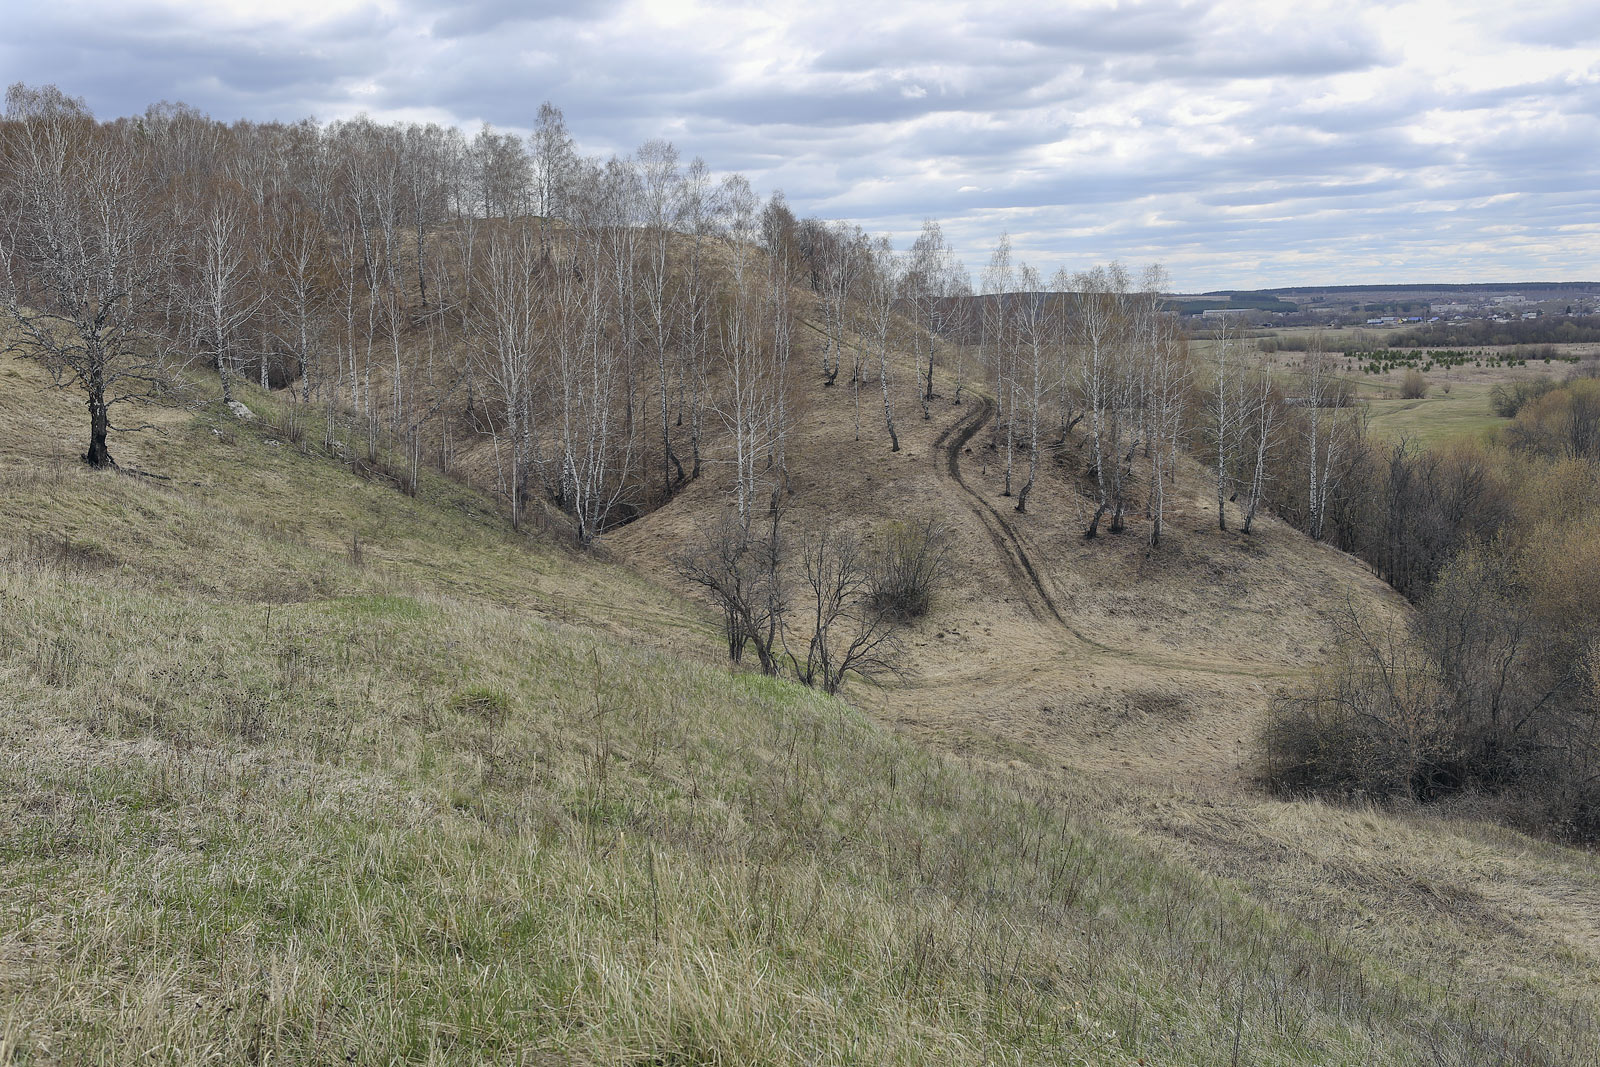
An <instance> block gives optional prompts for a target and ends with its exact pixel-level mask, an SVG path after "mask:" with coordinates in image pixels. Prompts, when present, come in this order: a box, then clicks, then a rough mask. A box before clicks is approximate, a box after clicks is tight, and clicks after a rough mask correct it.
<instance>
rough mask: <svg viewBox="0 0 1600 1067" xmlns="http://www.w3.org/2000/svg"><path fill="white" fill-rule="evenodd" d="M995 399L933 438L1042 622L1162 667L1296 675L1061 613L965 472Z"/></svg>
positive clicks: (1093, 645)
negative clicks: (1155, 642) (1146, 643)
mask: <svg viewBox="0 0 1600 1067" xmlns="http://www.w3.org/2000/svg"><path fill="white" fill-rule="evenodd" d="M994 414H995V402H994V401H993V400H991V399H990V398H988V397H983V398H982V403H981V404H980V405H978V406H976V407H974V408H973V409H972V410H971V411H969V412H968V413H967V414H965V415H963V416H962V417H961V418H960V419H958V420H956V421H955V422H954V423H952V424H951V425H949V426H947V427H945V429H944V430H943V431H942V432H941V433H940V434H939V436H938V437H936V438H935V439H934V442H933V447H934V451H935V455H937V454H938V453H940V452H943V454H944V466H945V470H946V472H947V473H948V474H949V475H950V480H951V481H953V482H954V483H955V484H956V486H957V487H958V488H959V489H960V490H961V492H962V494H963V496H964V497H965V500H966V504H967V507H968V508H969V510H971V512H972V514H973V515H974V516H976V517H977V519H978V521H979V522H980V523H981V524H982V525H983V529H984V532H985V533H986V534H988V535H989V540H990V541H991V542H992V543H993V544H994V547H995V551H996V552H997V553H998V554H999V556H1000V559H1001V561H1002V562H1003V563H1004V564H1005V568H1006V573H1007V575H1008V576H1009V577H1010V579H1011V582H1012V585H1013V586H1015V587H1016V588H1017V589H1018V590H1019V591H1020V592H1022V594H1023V595H1024V597H1025V598H1026V600H1027V603H1028V610H1029V612H1030V613H1032V615H1033V616H1034V617H1035V618H1036V619H1039V620H1040V621H1041V622H1046V621H1051V620H1053V621H1054V622H1055V623H1056V624H1057V625H1059V626H1060V627H1061V628H1062V629H1063V630H1065V631H1066V632H1067V633H1069V634H1071V635H1072V636H1073V638H1075V639H1076V640H1077V641H1078V642H1079V643H1080V644H1082V645H1083V646H1085V647H1086V648H1088V649H1090V650H1092V651H1094V652H1099V653H1105V654H1108V655H1113V656H1119V657H1121V658H1123V659H1125V660H1127V661H1128V662H1130V663H1138V664H1141V665H1144V666H1149V667H1157V668H1161V669H1164V670H1172V671H1185V672H1198V673H1202V674H1216V675H1226V676H1241V677H1251V678H1261V679H1265V678H1279V677H1293V676H1295V675H1296V674H1297V673H1298V672H1295V671H1274V670H1270V669H1263V668H1260V667H1247V666H1245V665H1243V664H1240V663H1237V662H1234V661H1232V660H1226V659H1224V660H1209V659H1196V658H1195V657H1193V656H1187V657H1176V656H1164V655H1161V654H1159V653H1152V652H1149V651H1147V650H1135V649H1127V648H1118V647H1116V646H1115V645H1108V644H1105V643H1104V642H1102V641H1096V640H1095V639H1094V638H1092V637H1090V636H1089V635H1088V634H1086V633H1084V632H1083V631H1082V630H1080V629H1078V628H1077V627H1076V626H1074V625H1072V623H1070V622H1068V621H1067V618H1066V616H1065V615H1064V614H1062V611H1061V607H1060V605H1059V604H1058V603H1057V602H1056V598H1055V597H1054V596H1053V595H1052V594H1051V592H1050V590H1049V589H1047V588H1046V587H1045V584H1044V581H1043V580H1042V579H1041V578H1040V577H1039V572H1038V570H1037V569H1036V568H1035V567H1034V565H1033V560H1032V559H1030V558H1029V556H1028V551H1027V549H1025V548H1023V547H1022V539H1021V538H1020V537H1019V536H1018V534H1017V530H1016V527H1014V526H1013V525H1012V524H1011V523H1010V521H1009V520H1007V519H1006V517H1005V516H1004V515H1003V514H1001V512H1000V510H999V509H998V508H996V507H995V506H994V505H993V504H991V503H989V501H988V499H987V498H986V497H985V496H984V495H983V493H982V492H980V491H979V490H978V489H975V488H973V486H972V485H971V484H969V483H968V482H967V480H966V478H964V477H963V476H962V474H961V453H962V450H963V449H965V448H966V446H967V443H968V442H969V441H971V440H972V439H973V438H974V437H976V436H977V434H978V431H979V430H982V429H983V427H984V426H985V425H987V424H988V422H989V420H990V419H992V418H993V417H994Z"/></svg>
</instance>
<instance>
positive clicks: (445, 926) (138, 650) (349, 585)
mask: <svg viewBox="0 0 1600 1067" xmlns="http://www.w3.org/2000/svg"><path fill="white" fill-rule="evenodd" d="M40 384H41V383H40V376H39V374H38V372H37V370H36V369H35V368H33V367H31V366H30V365H27V364H24V363H19V362H16V361H14V360H10V359H9V358H6V357H0V711H3V725H4V730H5V734H6V746H7V749H6V750H7V755H6V758H5V759H4V760H3V761H0V825H3V826H5V827H6V829H5V830H4V831H0V991H3V996H4V1000H5V1003H6V1005H7V1009H6V1011H5V1013H4V1014H0V1063H19V1064H20V1063H28V1064H70V1063H82V1062H102V1063H124V1062H127V1063H132V1062H139V1063H149V1062H158V1063H170V1064H199V1063H211V1062H223V1063H232V1062H255V1063H266V1062H294V1063H324V1062H326V1063H331V1062H336V1061H337V1062H358V1063H391V1062H406V1063H413V1062H414V1063H479V1062H518V1063H551V1064H554V1063H594V1064H601V1063H607V1064H609V1063H629V1064H645V1063H653V1064H667V1063H673V1064H731V1063H747V1062H774V1063H795V1064H799V1063H906V1064H912V1063H928V1062H940V1063H973V1064H977V1063H994V1062H1028V1063H1032V1062H1041V1063H1085V1064H1087V1063H1093V1064H1103V1063H1109V1064H1116V1063H1129V1064H1132V1063H1137V1062H1147V1063H1194V1064H1233V1063H1272V1064H1307V1065H1310V1064H1317V1065H1322V1064H1367V1063H1405V1064H1419V1065H1420V1064H1436V1063H1444V1064H1462V1065H1466V1064H1477V1063H1484V1062H1505V1063H1526V1064H1551V1065H1555V1064H1584V1063H1600V1048H1597V1046H1596V1044H1595V1042H1594V1041H1593V1035H1594V1033H1595V1026H1596V1018H1597V1015H1596V1013H1597V1008H1600V987H1597V986H1596V984H1595V981H1594V975H1595V974H1596V973H1597V971H1596V967H1597V965H1600V943H1597V939H1596V936H1595V931H1596V930H1597V929H1600V865H1597V864H1596V863H1595V861H1594V858H1593V857H1592V856H1588V855H1585V854H1582V853H1577V852H1573V851H1570V850H1566V849H1561V848H1557V847H1554V846H1550V845H1546V844H1543V843H1540V842H1538V841H1535V840H1532V839H1530V838H1527V837H1524V836H1522V835H1519V834H1514V833H1511V832H1509V831H1505V830H1501V829H1498V828H1495V827H1494V826H1492V825H1490V824H1488V823H1485V822H1480V821H1475V820H1473V819H1472V818H1471V817H1470V815H1471V813H1467V812H1462V813H1459V818H1458V819H1455V820H1441V819H1439V818H1437V817H1433V816H1423V815H1420V814H1415V813H1409V812H1385V811H1378V810H1371V809H1342V808H1338V807H1333V806H1329V805H1325V804H1320V803H1306V802H1286V801H1280V800H1275V799H1271V798H1268V797H1265V796H1263V795H1261V794H1260V793H1258V792H1257V791H1256V790H1255V789H1254V787H1253V785H1252V766H1251V759H1252V757H1251V756H1250V744H1251V741H1252V737H1253V730H1254V729H1255V728H1256V726H1257V724H1258V723H1259V719H1260V715H1261V712H1262V709H1263V708H1264V706H1265V699H1266V697H1267V695H1268V694H1269V693H1270V691H1271V689H1272V687H1273V686H1275V685H1277V684H1279V683H1280V682H1281V681H1283V680H1285V679H1289V678H1293V677H1294V676H1296V675H1297V673H1298V672H1300V671H1301V670H1303V669H1304V668H1305V666H1306V664H1307V663H1308V662H1310V661H1311V660H1312V659H1314V657H1315V656H1316V655H1317V654H1318V652H1319V651H1320V650H1321V648H1322V647H1323V645H1324V644H1325V642H1326V640H1327V637H1328V633H1329V620H1330V618H1331V613H1333V612H1335V611H1337V610H1339V609H1340V607H1341V606H1342V605H1343V604H1345V603H1347V602H1352V603H1355V604H1358V605H1360V606H1361V607H1362V609H1363V610H1366V611H1371V612H1378V613H1388V614H1391V615H1398V614H1400V613H1403V611H1404V610H1405V609H1404V606H1403V605H1402V604H1401V603H1400V602H1399V601H1398V598H1396V597H1395V596H1394V595H1393V594H1392V593H1389V592H1388V591H1387V590H1386V589H1385V588H1384V587H1383V586H1381V585H1380V584H1379V583H1378V582H1377V581H1376V580H1375V579H1374V578H1372V576H1371V575H1370V574H1368V573H1366V571H1365V570H1363V569H1362V568H1360V567H1359V566H1358V565H1356V564H1355V563H1354V562H1353V561H1352V560H1350V559H1349V558H1348V557H1344V556H1342V555H1341V554H1339V553H1337V552H1333V551H1331V550H1329V549H1327V548H1326V547H1324V546H1320V545H1316V544H1313V543H1311V542H1308V541H1306V540H1305V539H1304V538H1302V537H1300V536H1299V535H1298V534H1296V533H1295V532H1294V531H1293V530H1290V529H1289V528H1288V527H1286V526H1284V525H1282V524H1280V523H1277V522H1276V521H1273V520H1270V519H1268V520H1266V521H1264V522H1263V523H1262V526H1261V529H1260V532H1259V533H1258V534H1255V535H1252V536H1251V537H1249V538H1245V537H1242V536H1239V535H1229V534H1219V533H1217V532H1215V528H1214V523H1213V522H1212V521H1211V519H1212V514H1211V513H1210V512H1209V511H1208V510H1207V509H1206V505H1205V502H1204V495H1203V486H1202V485H1201V483H1200V481H1199V472H1198V471H1197V470H1189V471H1187V472H1186V473H1185V475H1184V481H1183V483H1182V489H1183V492H1182V493H1180V494H1178V513H1177V516H1176V517H1175V518H1174V519H1173V521H1172V526H1171V530H1170V534H1169V545H1168V547H1167V548H1165V549H1163V551H1162V552H1161V553H1160V554H1159V555H1157V556H1146V555H1145V553H1144V552H1143V548H1142V545H1141V542H1140V534H1141V532H1142V529H1141V525H1140V520H1138V519H1137V518H1136V519H1135V520H1134V524H1133V528H1132V529H1131V531H1130V532H1129V533H1128V534H1127V535H1124V536H1122V537H1110V536H1107V537H1104V538H1102V539H1100V540H1099V541H1097V542H1084V541H1083V540H1082V539H1081V538H1080V537H1078V535H1077V530H1076V523H1077V522H1078V521H1079V517H1080V513H1079V509H1080V508H1081V502H1080V500H1079V498H1078V496H1077V494H1076V492H1075V488H1074V487H1075V485H1076V484H1077V483H1076V477H1077V471H1078V470H1079V469H1080V467H1081V457H1076V456H1074V455H1072V453H1071V450H1070V449H1069V450H1066V451H1064V452H1063V453H1061V454H1060V455H1059V456H1058V457H1057V458H1056V460H1054V461H1053V462H1052V463H1051V464H1049V465H1048V466H1047V469H1046V470H1045V472H1044V474H1043V478H1044V481H1043V484H1042V485H1041V488H1040V489H1039V490H1038V491H1037V493H1036V497H1035V501H1036V502H1035V506H1034V509H1033V513H1032V514H1030V515H1026V516H1019V515H1017V514H1016V513H1015V512H1014V511H1013V510H1011V507H1010V500H1009V499H1008V498H1004V497H1001V496H1000V495H999V478H1000V470H999V466H998V462H997V453H996V452H994V451H992V450H991V449H990V448H989V441H988V426H989V425H990V423H989V421H988V419H989V416H988V406H987V405H986V404H985V403H984V402H983V399H982V398H981V397H978V396H973V397H972V401H971V402H970V403H969V404H967V405H964V406H963V407H962V408H952V407H951V406H950V405H949V404H948V401H947V400H943V401H941V402H940V403H939V404H937V405H936V406H935V408H934V418H932V419H931V420H929V421H927V422H923V421H922V420H921V419H920V415H919V414H913V405H912V404H911V402H910V399H909V396H908V391H906V390H901V391H900V392H898V393H897V394H896V402H897V403H898V404H899V405H900V410H901V412H902V418H903V420H904V422H903V424H902V434H903V439H904V442H905V444H904V449H903V451H902V452H901V453H899V454H890V453H889V452H888V450H887V444H886V442H883V441H881V440H880V439H879V438H880V436H881V433H882V431H881V423H879V424H874V423H872V422H871V421H870V420H868V421H866V422H865V424H864V426H865V428H866V432H865V433H864V436H865V437H866V440H865V441H863V442H860V443H858V442H855V441H853V440H852V439H851V436H852V435H851V433H850V431H849V429H848V427H849V424H850V411H849V401H848V399H847V398H848V394H847V392H846V391H845V390H844V389H839V390H837V391H835V392H833V393H832V394H830V395H829V396H828V397H827V399H826V400H825V401H824V402H822V403H819V404H818V405H817V407H816V409H815V410H814V411H813V413H812V414H811V415H810V416H808V421H807V423H806V426H805V431H804V433H803V434H802V435H801V436H802V438H803V439H802V440H799V441H797V442H796V444H795V446H794V447H795V456H794V459H793V461H792V462H793V463H794V464H795V467H796V470H797V472H799V477H798V478H797V492H796V498H795V501H794V505H793V514H794V516H795V517H796V518H797V519H801V520H804V519H806V518H808V517H810V518H812V519H814V520H816V521H824V520H825V521H829V522H833V523H837V524H841V525H846V526H852V527H855V528H859V529H862V530H870V529H872V528H874V527H875V526H876V525H877V524H879V523H881V522H882V521H883V520H884V519H885V518H887V517H890V516H894V515H901V514H907V513H912V512H915V511H918V510H923V509H933V510H935V511H937V512H938V513H939V514H941V515H943V516H944V517H946V518H947V520H948V521H949V522H950V523H951V525H952V526H953V527H954V529H955V531H956V543H955V545H956V547H955V555H954V559H953V567H952V574H951V578H952V580H951V582H950V583H949V584H948V586H947V587H946V589H945V591H944V592H943V593H942V594H941V596H940V599H939V601H938V603H937V605H936V608H935V611H934V613H933V614H932V615H931V616H930V617H929V618H927V619H926V620H924V621H922V622H921V623H919V624H918V625H917V627H916V628H915V629H914V630H913V631H912V632H911V634H910V635H909V637H908V648H909V661H908V670H907V673H906V675H905V676H904V677H903V678H902V679H899V680H897V681H891V682H889V683H887V684H885V685H884V686H883V687H881V688H873V687H868V686H865V685H859V684H858V685H853V686H852V687H850V688H849V689H848V690H847V692H846V694H845V695H846V697H847V699H848V700H849V703H844V702H840V701H834V700H829V699H824V698H821V697H819V696H817V695H815V694H813V693H811V692H809V691H806V690H804V689H802V688H800V687H798V686H796V685H793V684H791V683H787V682H780V681H773V680H769V679H763V678H757V677H751V676H748V675H743V674H737V673H730V672H729V671H728V670H727V669H726V668H725V667H724V666H723V665H722V664H721V663H720V662H719V659H718V649H717V636H716V633H715V628H714V625H713V620H712V619H710V617H709V616H708V614H707V613H705V612H704V611H703V610H702V609H700V608H699V607H697V606H695V604H694V603H693V602H692V601H691V600H689V599H686V598H685V597H684V596H683V595H682V593H683V591H682V590H680V589H678V588H676V587H675V581H674V579H672V578H671V576H670V572H669V570H668V569H667V568H666V566H665V559H666V558H667V556H668V555H669V554H670V553H671V551H672V550H673V549H674V547H675V546H676V545H678V544H681V543H682V541H683V540H684V538H685V537H686V536H687V535H688V534H689V533H690V532H691V531H693V530H694V529H695V528H696V527H697V525H698V524H700V523H702V522H704V521H705V519H706V517H707V516H708V515H709V514H711V513H713V512H714V511H715V509H717V508H718V507H720V506H721V504H722V496H721V493H720V491H719V489H718V487H717V486H716V485H715V484H714V483H713V482H712V481H711V480H707V481H705V482H703V483H700V484H697V485H696V486H694V487H693V488H691V489H690V490H689V491H688V492H686V493H684V494H682V495H681V496H680V497H679V498H678V499H677V500H676V501H674V502H673V503H672V504H671V505H670V506H668V507H667V508H665V509H663V510H662V511H660V512H658V513H656V514H653V515H651V516H649V517H647V518H646V519H644V520H641V521H639V522H637V523H635V524H632V525H630V526H628V527H626V528H624V529H622V530H620V531H617V532H616V533H615V534H614V535H613V536H612V537H611V538H609V539H608V543H607V545H606V547H605V550H604V553H603V558H598V559H597V558H594V557H590V556H582V555H578V554H575V553H572V552H570V551H568V550H567V549H564V548H562V547H559V546H557V545H554V544H551V543H548V542H545V541H540V540H538V539H536V538H527V537H518V536H514V535H512V534H511V533H510V532H509V531H508V530H507V528H506V526H505V524H504V521H503V518H502V517H501V516H500V515H499V514H498V513H497V511H496V509H495V508H494V507H492V506H491V505H490V504H488V503H487V502H486V501H485V499H484V498H483V497H482V496H480V495H479V494H477V493H474V492H472V491H470V490H468V489H466V488H463V487H462V486H459V485H456V484H453V483H451V482H448V481H445V480H443V479H440V478H438V477H436V476H432V475H427V474H425V475H424V478H423V484H422V486H421V490H420V492H419V493H418V495H417V496H416V497H414V498H413V497H408V496H405V495H404V494H402V493H400V492H398V491H397V490H396V489H395V488H393V487H392V486H391V485H390V484H388V483H387V482H386V481H385V480H384V477H383V475H382V472H381V470H380V471H374V470H371V469H367V468H365V467H363V466H362V465H360V464H352V463H351V462H349V461H348V460H347V459H343V458H341V457H340V456H339V455H338V454H334V455H328V454H325V453H324V452H323V450H322V449H321V447H320V445H321V433H320V431H316V432H312V433H309V434H306V435H304V436H303V437H302V438H301V439H300V440H299V441H296V440H294V439H293V437H294V435H292V434H289V433H286V432H285V431H284V430H283V429H282V427H284V426H286V425H287V423H286V422H285V420H284V417H283V406H284V405H283V404H282V402H280V401H279V400H278V399H277V398H275V397H267V396H264V395H262V394H260V393H257V392H254V391H251V392H250V393H249V394H248V395H247V396H246V399H247V402H248V403H250V404H251V405H252V406H253V407H255V408H257V409H258V410H259V411H261V412H262V414H263V415H264V416H265V418H264V419H263V420H262V422H259V423H254V424H239V423H237V422H234V421H233V420H231V419H229V418H227V417H226V416H224V415H220V414H219V413H218V412H217V410H216V408H215V407H197V408H194V409H192V410H170V409H169V410H164V411H160V412H157V416H158V421H159V422H160V423H161V425H162V426H163V427H164V429H165V431H166V432H165V434H162V435H156V434H147V435H143V436H140V437H138V438H129V439H126V440H125V441H124V442H123V443H121V444H120V446H119V449H118V454H119V458H121V459H122V461H123V462H124V464H125V465H126V466H129V467H138V468H140V469H142V470H144V471H146V472H148V474H147V476H130V475H114V474H97V473H94V472H90V471H88V470H86V469H83V468H82V467H81V466H80V465H79V464H76V463H75V462H73V461H72V460H71V459H70V458H68V457H70V456H71V454H72V451H73V450H74V449H75V448H77V447H81V446H79V445H78V444H77V436H78V434H77V419H78V417H79V416H78V412H77V408H76V405H75V404H74V403H72V402H71V398H70V397H67V396H63V395H61V394H49V393H41V392H40V389H39V386H40ZM941 384H943V383H941ZM203 399H205V397H204V396H203V395H202V396H200V397H198V398H197V400H203ZM274 423H276V424H277V427H278V428H274V425H273V424H274ZM969 449H970V451H969ZM624 563H626V565H624Z"/></svg>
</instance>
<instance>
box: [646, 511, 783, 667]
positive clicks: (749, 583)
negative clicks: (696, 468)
mask: <svg viewBox="0 0 1600 1067" xmlns="http://www.w3.org/2000/svg"><path fill="white" fill-rule="evenodd" d="M781 561H782V542H781V540H780V531H779V523H778V517H777V516H776V515H774V516H772V521H771V524H770V526H769V527H768V529H767V534H766V536H764V537H762V536H752V535H751V532H750V530H749V528H748V527H747V525H746V524H745V521H744V519H743V518H742V517H741V516H739V515H738V514H737V513H728V514H725V515H723V516H722V518H721V520H720V521H719V522H718V523H716V524H715V525H714V526H711V527H709V528H708V529H706V530H705V531H704V532H703V533H702V534H701V535H700V537H699V541H698V543H697V544H696V545H695V546H694V547H692V548H691V549H689V550H688V551H686V552H684V553H682V554H680V555H679V556H677V557H676V558H675V559H674V560H673V565H674V567H675V568H676V569H677V572H678V574H679V575H680V576H681V577H683V578H684V579H685V580H687V581H690V582H693V583H694V584H695V585H698V586H700V587H701V588H702V589H704V590H705V591H706V592H707V593H708V594H709V595H710V596H711V599H712V600H713V601H714V602H715V603H716V605H717V607H718V608H719V609H720V610H721V612H722V623H723V636H724V637H725V638H726V640H727V646H728V658H729V659H730V660H732V661H733V662H734V663H740V662H742V661H743V659H744V655H745V652H746V651H747V650H749V649H753V650H754V651H755V654H756V659H757V661H758V662H759V664H760V667H761V672H762V673H763V674H777V673H778V672H779V669H780V667H781V660H780V658H779V651H778V650H779V647H780V644H781V641H782V638H783V625H784V620H785V618H786V617H787V615H788V610H789V604H788V594H787V591H786V589H785V588H784V583H783V580H782V575H781V571H780V563H781Z"/></svg>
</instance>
